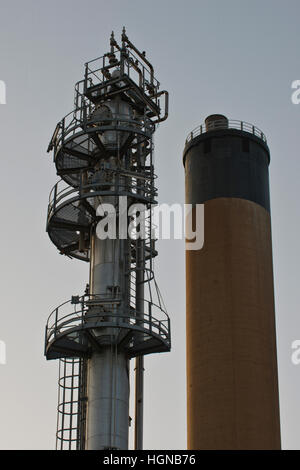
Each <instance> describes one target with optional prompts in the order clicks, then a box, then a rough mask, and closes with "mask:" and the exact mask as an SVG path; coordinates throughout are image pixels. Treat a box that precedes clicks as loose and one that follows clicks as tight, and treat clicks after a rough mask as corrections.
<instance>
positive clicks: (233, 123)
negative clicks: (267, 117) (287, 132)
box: [185, 119, 267, 144]
mask: <svg viewBox="0 0 300 470" xmlns="http://www.w3.org/2000/svg"><path fill="white" fill-rule="evenodd" d="M219 129H237V130H240V131H243V132H248V133H249V134H252V135H255V136H256V137H258V138H260V139H261V140H262V141H263V142H265V143H267V138H266V136H265V134H264V133H263V132H262V131H261V130H260V129H259V128H258V127H256V126H254V125H253V124H250V123H249V122H245V121H238V120H232V119H231V120H224V119H217V120H215V121H213V122H210V123H204V124H201V125H200V126H197V127H195V129H193V130H192V131H191V132H190V133H189V134H188V136H187V138H186V141H185V143H186V144H187V143H189V142H190V141H191V140H192V139H194V138H195V137H198V136H199V135H202V134H205V133H207V132H210V131H216V130H219Z"/></svg>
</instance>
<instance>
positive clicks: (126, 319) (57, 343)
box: [45, 294, 171, 359]
mask: <svg viewBox="0 0 300 470" xmlns="http://www.w3.org/2000/svg"><path fill="white" fill-rule="evenodd" d="M120 301H121V299H120V298H119V297H117V296H116V297H109V296H108V295H104V294H103V295H102V296H100V295H97V296H83V297H80V298H79V297H78V298H77V297H75V298H73V299H72V300H70V301H67V302H65V303H63V304H62V305H60V306H59V307H57V308H56V309H55V310H54V311H53V312H52V313H51V314H50V316H49V318H48V321H47V326H46V333H45V337H46V341H45V344H46V347H45V355H46V357H47V359H59V358H78V357H88V356H89V354H90V353H91V352H92V351H93V350H101V347H102V346H107V345H108V344H112V345H116V346H117V347H118V350H119V351H121V350H122V351H125V352H126V353H127V354H128V357H136V356H139V355H145V354H150V353H153V352H164V351H169V350H170V346H171V340H170V319H169V317H168V315H167V313H166V312H165V311H164V310H163V308H164V307H163V305H162V304H161V305H156V304H154V303H153V302H150V301H147V300H144V302H145V304H146V308H147V312H143V315H141V312H136V311H135V310H134V309H129V310H130V312H128V313H124V314H120V313H117V307H118V305H119V304H120ZM72 306H73V308H72Z"/></svg>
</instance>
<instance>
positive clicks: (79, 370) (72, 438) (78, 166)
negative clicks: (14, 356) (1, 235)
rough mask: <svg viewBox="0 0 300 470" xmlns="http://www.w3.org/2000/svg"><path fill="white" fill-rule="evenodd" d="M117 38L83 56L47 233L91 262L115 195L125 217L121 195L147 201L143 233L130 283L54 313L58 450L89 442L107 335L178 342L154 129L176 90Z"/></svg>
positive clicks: (48, 344) (135, 349)
mask: <svg viewBox="0 0 300 470" xmlns="http://www.w3.org/2000/svg"><path fill="white" fill-rule="evenodd" d="M110 45H111V48H110V52H108V53H107V54H105V55H104V56H102V57H100V58H97V59H95V60H93V61H91V62H88V63H87V64H86V65H85V74H84V79H83V80H81V81H80V82H78V83H76V85H75V97H74V110H73V111H72V112H71V113H69V114H68V115H67V116H65V117H64V118H63V119H62V120H61V121H60V122H59V123H58V124H57V126H56V128H55V131H54V133H53V136H52V138H51V141H50V144H49V147H48V151H53V158H54V163H55V166H56V170H57V174H58V175H59V176H60V178H61V180H60V181H59V182H58V183H57V184H56V185H55V186H54V187H53V189H52V191H51V193H50V197H49V205H48V215H47V232H48V234H49V237H50V239H51V241H52V242H53V243H54V245H55V246H56V247H57V248H58V250H59V252H60V253H61V254H64V255H66V256H68V257H71V258H77V259H80V260H84V261H90V254H91V249H92V248H91V245H92V244H93V240H94V237H95V236H96V235H95V233H96V229H97V224H98V222H99V221H100V220H101V217H99V215H98V214H97V207H98V206H99V205H100V206H101V204H102V203H103V202H104V201H106V200H109V201H111V202H114V204H115V206H116V207H117V217H118V220H119V218H120V207H119V202H118V201H119V198H120V197H123V198H126V201H127V204H128V205H132V204H137V203H140V204H143V205H144V207H145V214H144V215H145V217H144V222H143V225H144V230H145V236H144V239H143V240H142V241H141V240H140V239H139V238H135V237H131V238H128V239H127V240H126V241H124V242H123V245H122V246H123V247H124V248H123V250H124V253H123V258H122V263H123V271H122V277H123V279H124V283H123V288H122V290H120V289H119V288H112V289H111V291H110V292H107V290H106V291H105V292H103V293H99V292H98V293H97V295H91V294H90V293H89V292H86V294H85V295H83V296H73V297H72V299H71V300H70V301H67V302H65V303H64V304H62V305H60V306H59V307H57V308H56V309H55V310H54V311H53V312H52V313H51V314H50V316H49V318H48V322H47V326H46V334H45V355H46V357H47V359H60V377H59V404H58V425H57V448H60V449H64V448H68V449H74V448H76V449H81V448H84V439H85V414H86V406H85V402H86V400H87V399H88V397H87V390H86V361H87V360H88V358H89V357H90V356H91V354H92V353H93V351H97V350H101V347H103V345H107V344H109V345H112V346H114V347H116V348H117V349H118V350H119V351H123V352H124V353H125V354H126V355H127V357H128V358H132V357H136V356H143V355H145V354H150V353H153V352H163V351H169V350H170V347H171V341H170V320H169V317H168V315H167V313H166V310H165V307H164V305H163V301H162V298H161V295H160V292H159V290H158V287H157V284H156V282H155V279H154V271H153V259H154V257H155V256H156V255H157V251H156V250H155V238H153V233H152V207H153V205H154V204H156V196H157V190H156V188H155V186H154V182H155V178H156V176H155V173H154V167H153V141H152V136H153V133H154V131H155V127H156V124H157V123H159V122H161V121H163V120H165V119H166V118H167V116H168V93H167V92H166V91H160V90H159V82H158V81H157V80H156V79H155V77H154V70H153V67H152V65H151V64H150V63H149V62H148V60H147V59H146V57H145V54H144V53H140V52H139V51H138V50H137V49H136V48H135V46H134V45H133V44H132V43H131V42H130V41H129V39H128V37H127V36H126V33H125V31H123V34H122V45H121V46H119V45H118V43H117V42H116V41H115V39H114V36H113V35H112V37H111V43H110ZM162 105H163V107H164V111H163V113H162V111H161V108H162ZM130 218H131V217H130V215H127V220H128V222H129V221H130ZM136 231H137V229H136ZM141 284H143V288H142V289H141Z"/></svg>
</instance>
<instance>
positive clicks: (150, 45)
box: [0, 0, 300, 449]
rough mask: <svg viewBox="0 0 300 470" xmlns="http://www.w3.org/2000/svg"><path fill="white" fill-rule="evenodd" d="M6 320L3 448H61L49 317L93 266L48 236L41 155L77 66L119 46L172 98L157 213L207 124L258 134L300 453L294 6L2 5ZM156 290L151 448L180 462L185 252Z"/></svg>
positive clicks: (0, 143)
mask: <svg viewBox="0 0 300 470" xmlns="http://www.w3.org/2000/svg"><path fill="white" fill-rule="evenodd" d="M0 10H1V11H0V80H4V81H5V83H6V86H7V104H6V105H0V123H1V127H0V135H1V139H0V154H1V162H2V171H1V186H0V190H1V199H0V201H1V221H2V224H1V234H0V236H1V290H2V292H1V313H0V340H3V341H5V342H6V345H7V365H5V366H3V365H0V383H1V390H0V447H1V448H2V449H8V448H11V449H14V448H19V449H20V448H21V449H38V448H44V449H46V448H53V447H54V442H55V425H56V400H57V372H58V363H57V362H46V360H45V359H44V357H43V347H44V327H45V323H46V319H47V316H48V314H49V313H50V311H51V310H52V309H53V308H54V307H55V306H56V305H58V304H60V303H61V302H63V301H64V300H67V299H68V298H70V296H71V295H72V294H77V293H81V292H82V290H83V288H84V286H85V284H86V282H87V279H88V266H87V265H86V264H84V263H82V262H79V261H76V260H68V259H67V258H65V257H62V256H60V255H59V253H58V252H57V250H56V249H55V247H54V246H53V245H52V244H51V242H50V240H49V239H48V236H47V234H46V233H45V220H46V210H47V202H48V195H49V192H50V189H51V188H52V186H53V185H54V184H55V182H56V180H57V177H56V175H55V170H54V165H53V164H52V160H51V156H50V155H47V154H46V149H47V145H48V141H49V140H50V137H51V135H52V132H53V130H54V127H55V125H56V123H57V122H58V121H59V120H60V119H61V118H62V117H63V116H64V115H65V114H67V113H68V112H69V111H71V110H72V103H73V86H74V83H75V82H76V81H78V80H80V79H81V78H82V77H83V64H84V62H86V61H87V60H90V59H93V58H94V57H97V56H99V55H102V54H103V53H104V52H106V51H107V49H108V41H109V35H110V33H111V30H112V29H114V30H115V33H116V36H117V37H119V34H120V32H121V29H122V26H123V25H125V26H126V28H127V33H128V36H129V38H130V39H131V40H132V41H133V42H134V43H136V45H137V46H138V47H139V48H140V49H142V50H146V51H147V56H148V58H149V59H150V60H151V61H152V62H153V64H154V66H155V70H156V75H157V78H158V79H159V81H160V82H161V84H162V87H163V88H166V89H167V90H169V92H170V117H169V119H168V121H167V122H165V123H163V124H161V126H160V128H159V129H158V131H157V132H156V137H155V147H156V155H155V162H156V173H157V174H158V176H159V179H158V186H159V202H183V201H184V172H183V166H182V150H183V146H184V141H185V138H186V135H187V133H188V132H189V131H190V130H191V129H192V128H194V127H195V126H196V125H198V124H200V123H201V122H202V121H203V120H204V118H205V117H206V116H207V115H208V114H211V113H223V114H225V115H227V116H228V117H229V118H231V119H240V120H245V121H248V122H251V123H253V124H255V125H257V126H258V127H259V128H261V129H262V130H263V131H264V133H265V134H266V136H267V138H268V143H269V146H270V150H271V167H270V179H271V207H272V230H273V255H274V274H275V289H276V320H277V338H278V359H279V382H280V407H281V428H282V443H283V447H284V448H298V449H300V434H299V430H298V427H299V426H298V423H299V421H300V408H299V402H298V397H299V391H300V365H299V366H298V367H297V366H295V365H293V364H292V362H291V359H290V358H291V343H292V341H293V340H295V339H300V315H299V307H298V305H299V302H298V295H299V266H298V265H299V251H300V248H299V243H298V240H299V232H300V226H299V205H298V199H299V198H298V192H299V169H300V159H299V156H298V149H299V131H298V128H299V123H300V105H298V106H297V105H293V104H292V102H291V93H292V90H291V83H292V81H293V80H296V79H300V67H299V52H298V48H299V14H300V3H299V1H298V0H297V1H294V0H287V1H277V0H260V1H257V0H252V1H251V2H248V1H246V0H240V1H237V0H227V1H226V2H225V1H223V0H217V1H216V0H215V1H212V0H207V1H206V0H205V1H203V0H202V1H201V0H199V1H194V0H186V1H184V2H183V1H182V0H181V1H178V0H172V1H171V0H160V1H158V0H152V1H151V2H148V1H145V0H139V1H136V0H130V1H126V0H122V1H115V0H111V1H110V2H107V1H104V0H86V1H84V2H83V1H80V2H79V1H78V0H60V1H58V0H51V1H49V0H47V1H46V0H19V1H16V0H10V1H8V0H5V1H4V0H0ZM159 248H160V256H159V258H158V260H157V262H156V266H157V273H156V274H157V279H158V282H159V286H160V289H161V291H162V293H163V296H164V300H165V303H166V305H167V308H168V311H169V314H170V316H171V318H172V341H173V349H172V352H171V353H169V354H162V355H157V356H155V355H153V356H151V357H149V358H146V361H145V365H146V384H145V386H146V395H145V400H146V404H145V447H146V448H152V449H168V448H169V449H170V448H173V449H174V448H178V449H180V448H181V449H184V448H185V446H186V437H185V432H186V426H185V271H184V245H183V242H182V241H171V242H170V241H161V242H159Z"/></svg>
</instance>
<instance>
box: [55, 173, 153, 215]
mask: <svg viewBox="0 0 300 470" xmlns="http://www.w3.org/2000/svg"><path fill="white" fill-rule="evenodd" d="M122 176H125V173H122ZM124 179H125V178H124V177H123V178H122V177H119V178H118V179H117V178H116V179H115V181H114V182H109V183H108V182H107V181H102V182H101V181H100V182H93V183H89V184H82V185H79V187H75V188H73V187H72V186H69V185H68V184H67V183H66V182H65V181H64V180H59V181H58V182H57V183H56V184H55V185H54V186H53V188H52V190H51V192H50V196H49V205H48V218H47V220H48V221H49V220H50V219H51V217H52V216H53V214H54V213H55V212H56V211H57V210H58V209H59V208H60V207H62V206H65V205H68V204H72V203H74V202H76V201H80V200H81V199H93V198H95V197H98V196H101V195H110V196H122V195H123V196H124V195H125V196H128V197H133V198H135V199H136V200H139V202H141V203H143V202H145V203H146V204H148V203H149V204H154V203H155V197H156V196H157V188H155V187H154V185H153V184H152V183H153V182H152V181H151V180H143V181H142V180H141V181H140V180H139V179H137V178H136V179H132V178H130V177H129V178H127V179H128V181H124ZM140 189H142V190H143V194H140Z"/></svg>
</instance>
